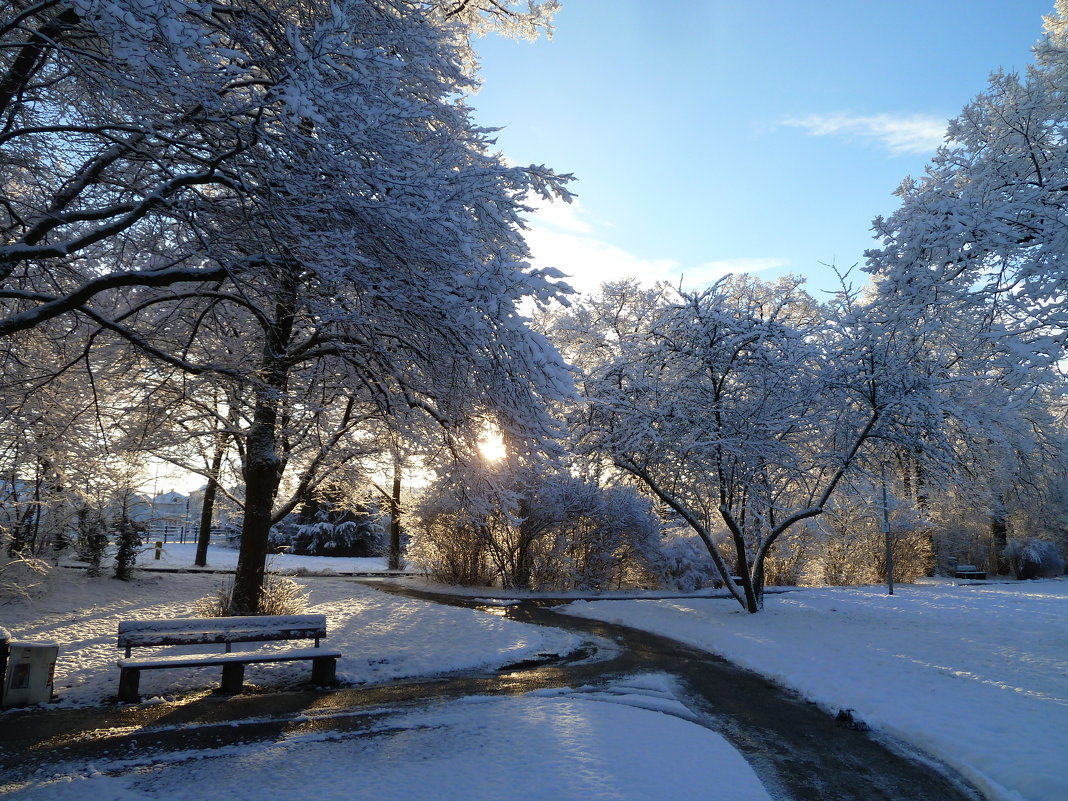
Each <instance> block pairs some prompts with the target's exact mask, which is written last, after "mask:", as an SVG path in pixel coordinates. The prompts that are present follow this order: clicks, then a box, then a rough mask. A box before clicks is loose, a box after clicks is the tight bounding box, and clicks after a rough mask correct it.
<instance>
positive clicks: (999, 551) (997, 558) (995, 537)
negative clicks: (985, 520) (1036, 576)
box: [990, 496, 1009, 576]
mask: <svg viewBox="0 0 1068 801" xmlns="http://www.w3.org/2000/svg"><path fill="white" fill-rule="evenodd" d="M990 539H991V540H992V543H993V546H994V564H993V568H994V575H996V576H1004V575H1007V574H1008V573H1009V563H1008V562H1007V561H1006V560H1005V546H1006V545H1008V543H1009V526H1008V520H1007V519H1006V517H1005V503H1004V501H1003V500H1002V499H1001V497H1000V496H999V497H998V498H997V500H996V502H995V503H994V506H993V507H992V508H991V510H990Z"/></svg>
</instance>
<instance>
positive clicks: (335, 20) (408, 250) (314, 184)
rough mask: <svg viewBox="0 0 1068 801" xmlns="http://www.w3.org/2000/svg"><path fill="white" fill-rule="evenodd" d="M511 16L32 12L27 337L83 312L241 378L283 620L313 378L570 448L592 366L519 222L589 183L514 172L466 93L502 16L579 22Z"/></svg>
mask: <svg viewBox="0 0 1068 801" xmlns="http://www.w3.org/2000/svg"><path fill="white" fill-rule="evenodd" d="M512 5H513V4H511V3H503V4H499V3H496V2H493V3H489V2H471V3H468V2H463V3H447V2H442V3H423V2H415V0H343V1H342V2H337V3H331V2H327V1H326V0H322V1H321V2H320V1H319V0H314V1H313V2H304V1H303V0H263V1H262V2H260V1H259V0H234V2H232V3H228V4H226V5H214V6H204V5H203V4H200V3H195V2H185V1H184V0H173V2H166V3H158V4H157V3H143V2H140V1H139V0H115V2H103V0H71V2H70V3H69V4H67V3H45V4H39V5H31V4H28V3H16V4H15V6H14V7H13V8H12V10H11V11H10V12H5V13H6V14H7V16H5V17H4V18H3V22H4V23H5V24H6V26H7V27H5V28H4V29H3V30H5V31H6V34H7V36H8V43H9V46H7V47H6V48H4V49H2V50H0V52H2V53H3V54H4V55H3V56H2V57H3V58H6V59H7V60H6V61H4V62H3V63H2V65H0V68H2V70H3V74H2V77H0V87H3V91H2V92H0V95H2V99H4V101H5V103H6V105H2V106H0V114H3V115H4V116H3V117H2V119H0V121H2V122H3V124H4V126H5V127H4V129H3V130H4V131H5V133H4V134H3V135H2V136H0V146H2V147H3V148H4V150H3V160H2V162H0V169H2V170H4V171H5V173H4V187H5V193H7V194H6V196H5V198H4V200H5V202H4V204H3V207H2V208H0V215H6V216H4V217H3V220H2V222H3V231H4V239H3V240H2V241H0V266H2V269H0V280H2V281H3V284H2V285H0V298H3V299H5V300H6V302H7V304H8V305H7V319H6V321H4V322H3V323H0V332H7V333H13V332H16V331H19V330H22V329H25V328H28V327H33V326H37V325H40V324H41V323H42V322H43V321H46V320H48V319H53V318H56V317H59V316H61V315H68V314H74V315H76V316H78V317H79V318H87V319H88V320H90V321H92V322H93V323H94V324H95V325H97V326H100V327H102V328H103V329H106V330H108V331H111V332H114V333H116V334H119V335H121V336H123V337H125V338H126V339H127V340H128V341H130V342H132V343H134V344H136V345H137V346H138V347H140V348H142V349H143V350H144V351H145V352H147V353H149V354H151V355H152V356H153V357H155V358H156V359H158V360H159V361H161V362H162V363H163V364H165V365H169V366H171V367H173V368H178V369H181V370H183V371H185V372H187V373H189V374H192V375H200V376H207V377H213V378H214V379H216V380H218V381H221V382H223V383H225V384H228V385H230V386H232V387H236V388H237V390H236V391H234V392H231V393H229V394H228V397H229V398H233V399H239V400H241V401H242V403H243V404H244V408H243V409H241V410H240V411H239V413H238V415H237V419H238V420H239V421H244V423H243V425H241V426H240V428H239V430H238V431H237V432H235V433H236V437H237V439H236V440H235V442H236V443H238V445H237V448H238V451H239V453H240V454H241V457H242V463H243V466H242V471H243V477H244V481H245V487H244V504H245V514H244V534H243V537H242V553H241V556H240V559H239V567H238V575H237V580H236V582H235V606H234V608H237V609H243V610H249V611H251V610H252V609H254V608H255V606H256V600H257V597H258V593H259V587H260V586H261V585H262V580H263V564H264V560H265V557H266V549H267V535H268V531H269V528H270V524H271V522H272V518H273V517H274V515H275V513H276V512H277V509H276V502H277V501H278V491H279V486H280V482H281V481H282V478H283V473H284V470H285V468H286V466H287V464H293V462H290V457H291V456H292V455H293V454H292V453H290V452H289V451H288V446H289V445H290V444H291V441H287V433H288V432H289V430H290V428H289V424H290V423H291V422H292V421H293V419H294V416H299V414H305V416H314V415H316V414H319V413H320V412H322V410H323V408H324V407H323V406H321V405H320V406H314V405H307V404H306V403H305V401H304V400H303V398H306V397H307V396H308V395H309V394H313V392H314V390H312V389H311V388H312V387H324V386H326V387H334V388H348V390H349V392H350V393H351V394H352V395H353V396H355V398H356V403H357V407H358V410H359V413H360V414H363V413H364V410H365V409H367V408H373V409H374V410H375V412H376V414H377V417H378V419H380V420H386V421H391V423H392V424H393V425H396V426H399V425H400V424H401V422H403V425H404V426H405V427H407V428H413V429H418V430H422V431H424V432H425V431H426V422H427V421H433V422H434V423H435V424H436V425H438V426H440V427H442V430H445V429H447V430H448V431H449V432H450V436H452V437H456V436H468V437H469V438H470V439H471V440H472V441H473V440H474V438H476V437H477V433H478V428H479V423H478V420H479V419H480V418H481V417H483V416H485V415H486V414H492V415H493V416H494V417H495V418H496V419H498V420H499V421H500V422H501V425H502V426H503V427H505V428H507V429H508V430H509V431H510V433H511V434H513V435H514V436H515V437H516V438H517V440H522V439H526V438H535V439H536V438H538V437H544V436H546V435H547V434H548V433H549V432H550V429H551V426H550V421H549V420H548V418H547V416H546V415H545V414H544V412H543V411H542V410H541V405H542V403H543V401H544V399H546V398H551V397H554V396H556V395H558V394H559V393H561V392H565V391H566V389H567V382H568V377H567V375H566V373H565V372H564V371H563V369H562V367H561V364H560V362H559V359H558V357H557V356H556V355H555V353H554V352H553V350H552V348H551V347H550V346H548V344H547V343H546V342H545V341H544V339H542V338H540V337H539V336H537V335H535V334H533V333H531V332H530V331H529V329H528V328H527V326H526V321H525V320H524V319H523V318H522V317H521V316H520V314H519V313H518V311H517V304H518V303H519V301H520V300H521V299H523V298H527V297H534V298H535V299H537V300H541V301H545V300H547V299H549V298H551V297H555V296H556V295H557V294H558V292H559V287H557V286H556V285H555V284H554V283H553V282H552V281H551V280H550V279H551V278H553V277H555V276H554V274H553V273H552V272H551V271H538V270H533V269H530V268H529V267H528V265H527V264H526V262H525V258H526V255H527V251H526V247H525V244H524V243H523V239H522V236H521V233H520V230H521V228H522V220H521V217H520V213H521V212H522V211H523V210H524V208H525V206H524V201H525V198H526V197H527V196H528V195H529V194H530V193H535V194H538V195H541V196H545V197H549V196H561V197H566V196H567V193H566V189H565V188H564V183H565V182H566V177H560V176H557V175H556V174H554V173H553V172H552V171H550V170H548V169H546V168H544V167H537V166H531V167H528V168H516V167H509V166H506V165H505V164H504V163H503V162H502V160H501V159H500V158H499V157H498V156H495V155H492V154H491V153H490V150H489V148H490V145H491V143H492V140H491V139H490V133H491V132H490V131H488V130H487V129H483V128H481V127H479V126H477V125H476V124H475V123H474V122H473V121H472V120H471V118H470V110H469V109H468V108H467V106H466V105H465V104H464V102H463V100H462V96H463V95H464V93H467V92H470V91H472V90H473V89H474V88H475V84H474V81H473V79H472V77H471V74H470V69H471V68H470V62H469V53H470V51H469V45H468V37H469V36H470V34H471V32H472V30H474V29H473V28H472V27H471V26H472V25H473V24H474V23H475V21H476V20H477V21H480V22H479V24H480V25H481V24H482V23H487V24H489V23H490V22H492V18H493V17H494V16H495V15H503V17H501V19H504V20H505V21H508V22H521V23H522V24H526V25H528V27H529V28H530V29H531V30H533V29H536V28H538V27H544V26H545V25H547V24H548V21H549V19H550V17H551V11H552V10H553V7H554V4H553V3H550V2H547V3H533V4H530V6H529V7H528V8H527V9H526V11H520V10H517V9H515V8H512ZM56 153H63V154H64V156H65V157H64V158H62V159H55V158H52V154H56ZM208 281H210V282H211V283H205V282H208ZM178 284H181V286H178ZM167 287H171V288H167ZM309 382H310V383H309ZM302 393H303V394H302ZM346 403H347V401H346V400H345V399H344V397H342V393H340V392H339V393H337V395H336V402H332V407H331V408H334V409H337V408H341V409H342V410H343V409H344V408H345V406H346ZM340 414H341V416H342V417H343V416H344V412H343V411H342V412H341V413H340ZM328 416H329V415H324V419H325V417H328ZM317 431H318V432H319V433H322V439H323V441H328V440H330V438H331V437H333V436H334V435H335V433H336V432H334V431H329V430H328V431H325V432H322V431H321V429H317ZM428 436H429V435H428ZM437 436H438V437H439V438H440V433H438V434H437ZM314 461H315V459H314V457H313V456H312V457H309V461H307V462H306V464H307V463H311V462H314ZM297 483H298V484H299V481H298V482H297Z"/></svg>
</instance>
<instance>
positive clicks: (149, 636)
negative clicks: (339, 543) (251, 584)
mask: <svg viewBox="0 0 1068 801" xmlns="http://www.w3.org/2000/svg"><path fill="white" fill-rule="evenodd" d="M325 636H326V615H264V616H249V617H190V618H177V619H174V620H124V621H122V622H121V623H119V643H118V644H119V647H120V648H125V649H126V657H125V659H120V660H118V666H119V670H120V673H119V700H120V701H128V702H131V703H136V702H137V700H138V692H137V685H138V684H139V682H140V680H141V671H142V670H162V669H164V668H185V667H205V666H221V667H222V685H221V690H222V692H224V693H227V694H230V695H232V694H234V693H239V692H241V684H242V682H243V681H244V678H245V665H247V664H250V663H253V662H292V661H297V660H303V659H310V660H311V663H312V682H313V683H314V684H316V685H319V686H327V685H330V684H333V683H334V680H335V672H336V668H337V660H338V658H339V657H340V656H341V652H340V651H338V650H334V649H330V648H320V647H319V639H320V638H322V637H325ZM281 640H315V647H313V648H298V649H290V650H288V651H264V650H259V651H233V650H232V648H231V646H232V645H233V643H235V642H236V643H246V642H275V641H281ZM212 644H225V645H226V650H225V651H224V652H222V653H209V654H205V653H197V654H177V655H172V654H161V655H158V656H156V657H154V658H146V659H131V658H130V650H131V649H132V648H141V647H155V646H162V645H212Z"/></svg>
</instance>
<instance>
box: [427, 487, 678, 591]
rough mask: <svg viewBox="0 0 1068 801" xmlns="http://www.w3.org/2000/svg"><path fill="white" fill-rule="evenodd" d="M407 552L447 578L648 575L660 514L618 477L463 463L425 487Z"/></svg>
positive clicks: (534, 580) (655, 556)
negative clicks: (473, 467) (593, 478)
mask: <svg viewBox="0 0 1068 801" xmlns="http://www.w3.org/2000/svg"><path fill="white" fill-rule="evenodd" d="M414 516H415V519H416V521H417V522H416V525H415V526H414V527H413V529H412V530H411V535H412V538H411V542H410V545H409V549H408V553H409V557H410V558H411V559H412V560H413V562H415V563H416V564H417V565H419V566H420V567H421V568H422V569H423V570H424V571H425V572H426V573H427V574H428V575H430V576H431V577H432V578H434V579H436V580H438V581H442V582H445V583H451V584H467V585H485V584H493V583H497V584H500V585H501V586H504V587H514V588H537V589H556V590H565V589H587V590H593V589H606V588H610V587H621V586H635V585H647V584H650V583H655V582H656V576H657V575H658V572H659V567H658V561H659V559H660V554H659V550H658V541H659V536H660V520H659V518H658V516H657V515H656V513H655V511H654V510H653V509H652V507H651V506H650V504H649V503H648V501H646V500H644V499H643V498H641V497H640V496H639V495H637V493H635V492H634V491H633V490H631V489H629V488H627V487H611V488H602V487H598V486H597V485H596V484H593V483H591V482H587V481H584V480H582V479H579V478H576V477H574V476H569V475H561V474H549V475H541V474H537V473H536V471H533V470H523V469H520V470H518V471H515V472H511V471H509V470H508V469H507V468H503V467H502V468H498V469H497V470H496V471H494V472H490V471H488V470H483V471H482V472H480V473H476V472H474V471H469V472H468V473H467V474H466V475H463V476H455V475H453V476H448V477H446V478H443V479H441V480H439V481H438V482H435V484H433V485H431V487H430V488H428V490H427V492H426V493H425V494H424V496H423V498H422V500H421V502H420V503H419V504H418V505H417V507H416V509H415V515H414Z"/></svg>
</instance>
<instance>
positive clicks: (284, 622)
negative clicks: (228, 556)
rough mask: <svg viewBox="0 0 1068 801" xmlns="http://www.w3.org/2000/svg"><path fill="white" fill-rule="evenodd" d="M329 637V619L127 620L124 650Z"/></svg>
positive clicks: (123, 627) (122, 642)
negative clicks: (327, 624) (140, 647)
mask: <svg viewBox="0 0 1068 801" xmlns="http://www.w3.org/2000/svg"><path fill="white" fill-rule="evenodd" d="M325 636H326V615H262V616H247V617H187V618H174V619H171V620H124V621H122V622H121V623H119V641H118V646H119V647H120V648H128V647H131V646H142V645H201V644H208V643H225V642H268V641H271V640H305V639H307V640H310V639H318V638H319V637H325Z"/></svg>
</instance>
